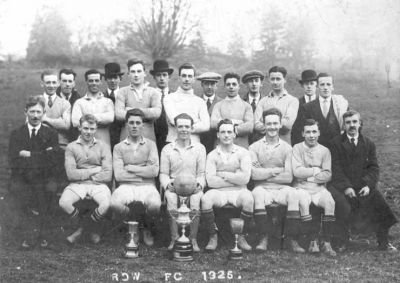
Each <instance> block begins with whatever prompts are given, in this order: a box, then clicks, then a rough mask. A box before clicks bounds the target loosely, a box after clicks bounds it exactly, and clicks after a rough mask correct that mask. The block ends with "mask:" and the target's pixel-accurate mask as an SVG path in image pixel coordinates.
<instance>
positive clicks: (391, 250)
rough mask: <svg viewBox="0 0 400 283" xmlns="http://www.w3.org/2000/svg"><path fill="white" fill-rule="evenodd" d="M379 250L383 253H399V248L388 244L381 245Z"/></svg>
mask: <svg viewBox="0 0 400 283" xmlns="http://www.w3.org/2000/svg"><path fill="white" fill-rule="evenodd" d="M378 248H379V249H380V250H381V251H387V252H389V253H395V252H397V251H398V250H397V248H396V247H395V246H393V245H392V244H391V243H386V244H383V245H379V246H378Z"/></svg>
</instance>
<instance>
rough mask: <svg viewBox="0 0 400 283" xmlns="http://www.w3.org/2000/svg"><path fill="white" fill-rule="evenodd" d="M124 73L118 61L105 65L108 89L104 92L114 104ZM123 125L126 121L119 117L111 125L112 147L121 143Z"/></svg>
mask: <svg viewBox="0 0 400 283" xmlns="http://www.w3.org/2000/svg"><path fill="white" fill-rule="evenodd" d="M123 74H124V72H121V66H120V65H119V64H118V63H113V62H112V63H107V64H105V65H104V79H105V81H106V83H107V89H105V90H104V92H103V94H104V96H105V97H107V98H109V99H111V100H112V102H113V103H114V105H115V99H116V98H117V97H118V92H119V84H120V82H121V80H122V76H123ZM114 118H115V117H114ZM123 125H124V123H123V122H121V121H118V120H117V119H114V122H112V124H111V125H110V139H111V149H113V148H114V146H115V145H116V144H117V143H119V138H120V136H121V129H122V127H123Z"/></svg>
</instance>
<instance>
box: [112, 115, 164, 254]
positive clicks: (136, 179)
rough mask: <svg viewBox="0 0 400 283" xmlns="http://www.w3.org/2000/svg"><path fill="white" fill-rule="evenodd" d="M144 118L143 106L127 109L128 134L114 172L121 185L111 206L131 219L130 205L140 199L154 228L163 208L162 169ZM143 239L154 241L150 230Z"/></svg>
mask: <svg viewBox="0 0 400 283" xmlns="http://www.w3.org/2000/svg"><path fill="white" fill-rule="evenodd" d="M143 119H144V113H143V111H141V110H140V109H131V110H128V112H126V119H125V120H126V122H125V123H126V125H127V128H128V137H127V138H126V139H125V140H124V141H122V142H120V143H118V144H117V145H116V146H115V148H114V155H113V165H114V174H115V179H116V181H117V182H118V183H119V184H120V186H119V187H118V188H117V189H116V190H115V191H114V192H113V194H112V197H111V208H112V209H113V210H114V211H115V212H116V213H118V214H120V215H122V216H123V217H124V218H125V219H127V220H128V221H129V218H130V216H132V215H134V214H135V211H132V209H133V207H130V204H132V203H133V202H140V203H142V204H143V205H144V207H145V209H146V216H147V219H146V224H147V227H151V228H154V219H155V217H156V216H157V215H158V214H159V212H160V207H161V198H160V194H159V193H158V191H157V188H156V186H155V180H154V178H155V177H157V175H158V169H159V162H158V152H157V146H156V144H155V142H154V141H152V140H149V139H147V138H145V137H143V135H142V132H143ZM143 241H144V243H145V244H146V245H148V246H152V245H153V244H154V238H153V235H152V232H151V231H150V230H149V229H144V231H143Z"/></svg>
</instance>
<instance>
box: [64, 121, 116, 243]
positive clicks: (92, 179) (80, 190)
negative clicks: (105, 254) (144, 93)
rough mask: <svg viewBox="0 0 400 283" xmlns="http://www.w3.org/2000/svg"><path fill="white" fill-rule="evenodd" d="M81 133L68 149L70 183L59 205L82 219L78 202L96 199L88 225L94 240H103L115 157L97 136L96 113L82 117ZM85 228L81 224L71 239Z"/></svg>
mask: <svg viewBox="0 0 400 283" xmlns="http://www.w3.org/2000/svg"><path fill="white" fill-rule="evenodd" d="M79 122H80V124H79V131H80V133H81V134H80V136H79V137H78V139H77V140H76V141H73V142H71V143H70V144H69V145H68V146H67V149H66V151H65V170H66V171H67V176H68V179H69V181H70V184H69V185H68V186H67V187H66V188H65V190H64V192H63V193H62V195H61V198H60V201H59V205H60V207H61V208H62V209H63V210H64V211H65V212H66V213H67V214H68V215H69V216H70V218H71V220H73V219H78V217H79V210H78V209H77V208H76V207H75V206H74V204H75V203H76V202H78V201H79V200H82V199H85V198H89V199H93V200H94V201H95V202H96V203H97V204H98V207H97V208H96V209H95V210H94V211H93V213H92V214H91V215H90V217H89V218H88V219H86V221H85V223H83V225H84V226H86V228H87V229H88V230H89V232H90V233H91V235H90V236H91V240H92V242H93V243H94V244H97V243H99V242H100V240H101V238H100V235H99V233H98V230H99V226H100V224H101V222H102V221H103V220H104V218H105V215H106V213H107V211H108V209H109V207H110V199H111V193H110V190H109V189H108V187H107V183H108V182H110V181H111V176H112V157H111V151H110V147H109V146H108V145H107V144H105V143H104V142H103V141H101V140H98V139H96V138H95V133H96V130H97V120H96V117H95V116H94V115H92V114H85V115H83V116H82V117H81V118H80V119H79ZM82 232H83V228H82V227H79V228H78V230H77V231H75V232H74V233H73V234H72V235H70V236H68V237H67V241H69V242H70V243H74V242H76V241H77V240H78V238H79V237H80V236H81V234H82Z"/></svg>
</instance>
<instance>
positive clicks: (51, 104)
mask: <svg viewBox="0 0 400 283" xmlns="http://www.w3.org/2000/svg"><path fill="white" fill-rule="evenodd" d="M47 105H49V107H50V108H51V106H53V99H52V98H51V96H50V95H49V101H47Z"/></svg>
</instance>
